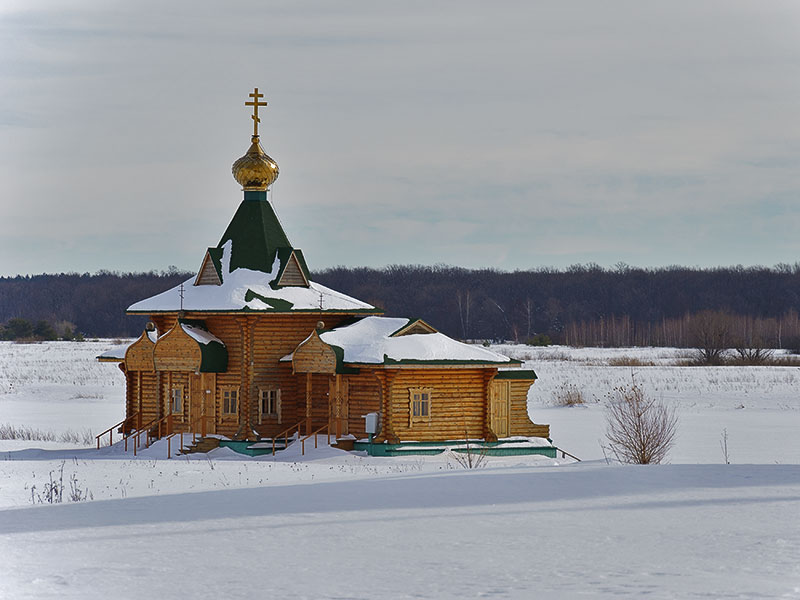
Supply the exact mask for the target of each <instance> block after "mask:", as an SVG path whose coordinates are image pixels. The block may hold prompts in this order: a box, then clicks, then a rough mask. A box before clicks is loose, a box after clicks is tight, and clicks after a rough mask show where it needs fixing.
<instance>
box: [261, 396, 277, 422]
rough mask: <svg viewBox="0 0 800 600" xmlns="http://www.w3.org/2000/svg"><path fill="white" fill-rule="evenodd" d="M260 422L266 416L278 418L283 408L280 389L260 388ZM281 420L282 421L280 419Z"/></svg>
mask: <svg viewBox="0 0 800 600" xmlns="http://www.w3.org/2000/svg"><path fill="white" fill-rule="evenodd" d="M258 400H259V401H258V422H259V423H261V420H262V419H263V418H264V417H270V418H276V417H278V413H280V410H281V391H280V390H259V392H258ZM278 422H280V421H278Z"/></svg>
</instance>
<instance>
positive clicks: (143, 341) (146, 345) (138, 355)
mask: <svg viewBox="0 0 800 600" xmlns="http://www.w3.org/2000/svg"><path fill="white" fill-rule="evenodd" d="M151 336H152V337H151ZM154 337H155V332H150V331H146V330H145V331H143V332H142V335H141V336H139V339H138V340H136V341H135V342H133V343H132V344H131V345H130V346H128V349H127V350H126V351H125V368H126V369H127V370H128V371H154V370H155V364H154V362H153V348H155V346H156V344H155V341H154V340H153V338H154Z"/></svg>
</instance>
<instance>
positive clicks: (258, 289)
mask: <svg viewBox="0 0 800 600" xmlns="http://www.w3.org/2000/svg"><path fill="white" fill-rule="evenodd" d="M222 250H223V253H222V267H223V268H222V270H223V283H222V285H197V286H196V285H193V284H194V280H195V277H191V278H190V279H187V280H186V281H185V282H184V283H183V284H182V285H183V302H181V286H180V285H177V286H175V287H174V288H172V289H170V290H167V291H166V292H162V293H161V294H158V295H156V296H152V297H151V298H147V299H146V300H142V301H140V302H137V303H136V304H133V305H131V306H130V307H128V312H144V313H155V312H176V311H179V310H181V307H182V308H183V310H186V311H233V310H257V311H271V312H290V311H295V310H318V311H320V310H321V311H322V312H324V311H375V310H376V309H375V307H374V306H372V305H371V304H367V303H366V302H361V301H360V300H356V299H355V298H351V297H350V296H347V295H345V294H341V293H339V292H337V291H334V290H332V289H330V288H327V287H325V286H324V285H320V284H318V283H314V282H311V283H310V285H309V287H307V288H306V287H283V288H280V289H273V288H272V287H271V286H270V283H271V282H273V281H274V280H275V278H276V277H277V276H278V270H279V269H280V261H279V260H278V259H277V257H276V259H275V260H274V261H273V264H272V271H271V272H270V273H263V272H261V271H254V270H251V269H245V268H238V269H235V270H234V271H233V272H232V273H231V272H228V267H229V265H230V256H231V241H230V240H229V241H227V242H225V245H224V246H223V248H222Z"/></svg>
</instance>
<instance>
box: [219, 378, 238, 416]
mask: <svg viewBox="0 0 800 600" xmlns="http://www.w3.org/2000/svg"><path fill="white" fill-rule="evenodd" d="M225 394H228V398H227V401H226V398H225ZM219 396H220V411H221V413H222V416H223V417H231V416H236V417H238V416H239V400H240V398H239V387H238V386H235V385H227V386H222V387H220V388H219ZM231 398H233V407H231V406H230V399H231ZM230 408H233V410H227V409H230Z"/></svg>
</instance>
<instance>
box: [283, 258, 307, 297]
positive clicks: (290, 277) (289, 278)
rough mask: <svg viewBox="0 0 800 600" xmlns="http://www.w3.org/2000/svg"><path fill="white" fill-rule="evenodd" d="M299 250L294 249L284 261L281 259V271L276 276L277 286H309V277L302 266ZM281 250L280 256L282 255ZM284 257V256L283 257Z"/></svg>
mask: <svg viewBox="0 0 800 600" xmlns="http://www.w3.org/2000/svg"><path fill="white" fill-rule="evenodd" d="M297 253H298V251H297V250H292V251H291V253H290V254H289V256H288V258H287V259H286V260H285V261H284V260H281V271H280V272H279V273H278V277H277V278H276V280H277V283H276V287H279V288H281V287H285V286H298V287H306V288H307V287H308V277H307V276H306V274H305V273H304V272H303V267H302V266H300V261H299V259H298V258H297ZM280 254H281V253H280V252H279V253H278V256H279V257H280ZM281 258H282V257H281Z"/></svg>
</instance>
